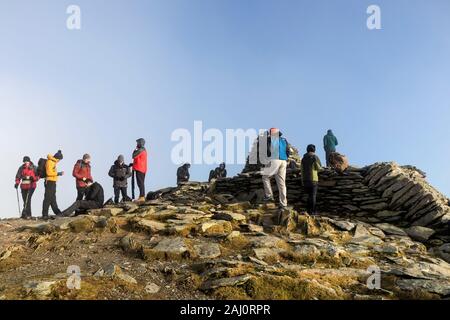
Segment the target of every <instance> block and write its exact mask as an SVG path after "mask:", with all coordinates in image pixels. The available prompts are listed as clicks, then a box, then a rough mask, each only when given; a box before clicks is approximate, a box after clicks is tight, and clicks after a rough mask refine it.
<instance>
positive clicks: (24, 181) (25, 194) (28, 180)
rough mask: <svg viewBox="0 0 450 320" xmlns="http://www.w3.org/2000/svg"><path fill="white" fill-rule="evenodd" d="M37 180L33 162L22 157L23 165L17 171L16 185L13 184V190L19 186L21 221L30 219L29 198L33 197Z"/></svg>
mask: <svg viewBox="0 0 450 320" xmlns="http://www.w3.org/2000/svg"><path fill="white" fill-rule="evenodd" d="M38 180H39V177H38V176H37V173H36V167H35V166H34V164H33V162H31V160H30V157H27V156H25V157H23V165H21V166H20V168H19V170H17V174H16V183H15V184H14V188H16V189H17V188H18V187H19V185H20V190H21V193H22V200H23V210H22V216H21V218H22V219H30V218H31V198H32V197H33V193H34V190H35V189H36V182H37V181H38Z"/></svg>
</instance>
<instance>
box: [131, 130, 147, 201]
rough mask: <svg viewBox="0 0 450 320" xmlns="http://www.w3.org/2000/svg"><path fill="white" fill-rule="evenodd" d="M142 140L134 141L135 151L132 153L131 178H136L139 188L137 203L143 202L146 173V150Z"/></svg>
mask: <svg viewBox="0 0 450 320" xmlns="http://www.w3.org/2000/svg"><path fill="white" fill-rule="evenodd" d="M144 146H145V140H144V139H143V138H140V139H137V140H136V149H134V151H133V164H132V166H133V176H134V175H135V176H136V181H137V185H138V188H139V199H138V201H139V202H144V201H145V174H146V173H147V150H146V149H145V147H144Z"/></svg>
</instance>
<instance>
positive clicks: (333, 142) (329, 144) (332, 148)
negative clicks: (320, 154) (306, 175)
mask: <svg viewBox="0 0 450 320" xmlns="http://www.w3.org/2000/svg"><path fill="white" fill-rule="evenodd" d="M338 144H339V143H338V140H337V138H336V136H335V135H334V133H333V130H331V129H330V130H328V132H327V134H326V135H325V136H324V137H323V148H324V149H325V157H326V162H327V167H330V155H331V153H333V152H336V146H337V145H338Z"/></svg>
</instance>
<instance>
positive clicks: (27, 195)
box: [22, 189, 34, 218]
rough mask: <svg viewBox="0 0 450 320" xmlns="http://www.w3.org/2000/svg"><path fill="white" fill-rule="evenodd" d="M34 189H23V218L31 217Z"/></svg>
mask: <svg viewBox="0 0 450 320" xmlns="http://www.w3.org/2000/svg"><path fill="white" fill-rule="evenodd" d="M33 193H34V189H28V190H24V189H22V200H23V210H22V218H25V217H31V198H32V197H33Z"/></svg>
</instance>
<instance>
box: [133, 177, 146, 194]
mask: <svg viewBox="0 0 450 320" xmlns="http://www.w3.org/2000/svg"><path fill="white" fill-rule="evenodd" d="M135 173H136V183H137V185H138V188H139V197H145V173H142V172H139V171H135Z"/></svg>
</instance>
